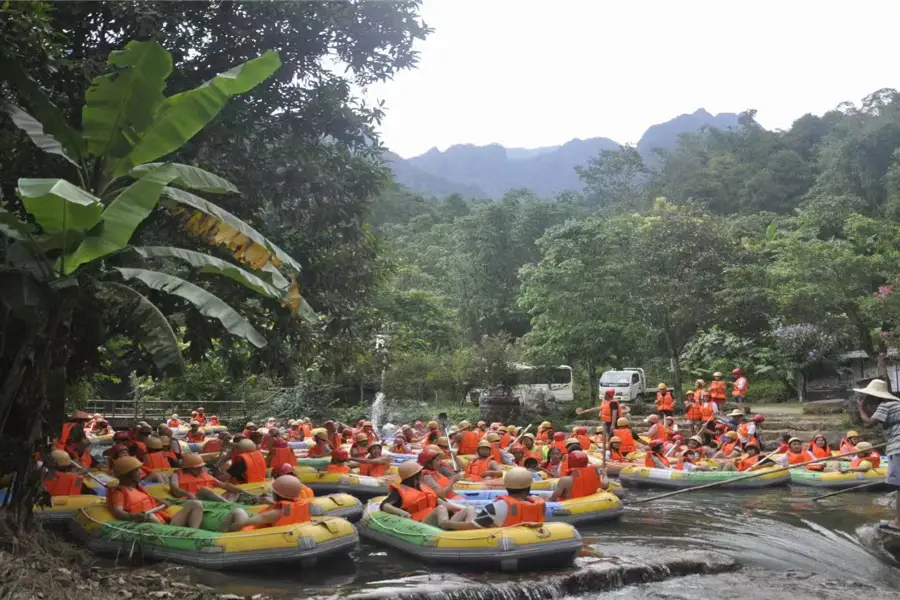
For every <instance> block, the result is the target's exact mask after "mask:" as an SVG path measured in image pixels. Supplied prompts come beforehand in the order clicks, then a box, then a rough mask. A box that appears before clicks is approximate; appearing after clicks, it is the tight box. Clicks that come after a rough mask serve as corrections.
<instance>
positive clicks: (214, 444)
mask: <svg viewBox="0 0 900 600" xmlns="http://www.w3.org/2000/svg"><path fill="white" fill-rule="evenodd" d="M176 443H177V442H176ZM230 448H231V434H230V433H228V432H227V431H220V432H219V433H218V434H217V435H216V437H214V438H211V439H208V440H206V441H205V442H204V443H203V448H202V449H201V450H200V451H201V452H202V453H204V454H205V453H213V452H226V451H227V450H229V449H230Z"/></svg>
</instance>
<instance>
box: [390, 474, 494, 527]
mask: <svg viewBox="0 0 900 600" xmlns="http://www.w3.org/2000/svg"><path fill="white" fill-rule="evenodd" d="M397 472H398V473H399V475H400V483H399V484H391V489H390V493H389V494H388V497H387V498H385V500H384V501H383V502H382V503H381V510H383V511H384V512H386V513H388V514H391V515H397V516H399V517H404V518H407V519H412V520H413V521H417V522H420V523H426V524H428V525H433V526H435V527H439V528H441V529H447V530H462V529H477V528H478V525H476V524H475V523H474V518H475V509H474V508H473V507H471V506H459V505H457V504H453V503H451V502H447V501H446V500H444V499H443V498H439V497H438V495H437V493H436V492H435V491H434V490H432V489H431V488H430V487H428V486H427V485H425V484H423V483H422V465H420V464H419V463H417V462H416V461H412V460H408V461H406V462H404V463H401V464H400V466H399V467H397ZM451 515H452V516H451Z"/></svg>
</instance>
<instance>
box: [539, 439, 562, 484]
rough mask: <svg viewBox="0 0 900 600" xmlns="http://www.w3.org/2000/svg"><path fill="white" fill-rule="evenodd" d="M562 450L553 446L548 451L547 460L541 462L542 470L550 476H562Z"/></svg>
mask: <svg viewBox="0 0 900 600" xmlns="http://www.w3.org/2000/svg"><path fill="white" fill-rule="evenodd" d="M562 454H563V453H562V451H561V450H560V449H559V448H557V447H556V446H551V447H550V450H549V451H548V452H547V460H545V461H544V462H543V463H542V464H541V470H542V471H544V473H546V474H547V475H549V476H550V477H561V476H562V473H560V471H561V469H562Z"/></svg>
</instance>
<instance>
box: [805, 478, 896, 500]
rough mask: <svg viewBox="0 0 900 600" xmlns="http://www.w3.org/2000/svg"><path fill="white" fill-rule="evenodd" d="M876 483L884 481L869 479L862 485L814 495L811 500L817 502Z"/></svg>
mask: <svg viewBox="0 0 900 600" xmlns="http://www.w3.org/2000/svg"><path fill="white" fill-rule="evenodd" d="M876 485H884V482H883V481H870V482H869V483H864V484H862V485H855V486H853V487H851V488H846V489H843V490H838V491H836V492H829V493H827V494H822V495H821V496H816V497H815V498H813V499H812V501H813V502H818V501H819V500H823V499H825V498H830V497H832V496H837V495H838V494H843V493H845V492H855V491H856V490H861V489H864V488H867V487H873V486H876Z"/></svg>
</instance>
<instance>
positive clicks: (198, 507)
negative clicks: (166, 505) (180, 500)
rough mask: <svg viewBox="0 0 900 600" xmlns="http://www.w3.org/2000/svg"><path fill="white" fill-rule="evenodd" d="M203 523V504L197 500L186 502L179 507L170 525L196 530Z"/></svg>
mask: <svg viewBox="0 0 900 600" xmlns="http://www.w3.org/2000/svg"><path fill="white" fill-rule="evenodd" d="M202 521H203V504H201V503H200V501H199V500H188V501H187V502H185V503H184V505H183V506H182V507H181V510H180V511H178V514H176V515H175V516H174V517H172V521H171V524H172V525H175V526H177V527H190V528H191V529H198V528H199V527H200V523H201V522H202Z"/></svg>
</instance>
